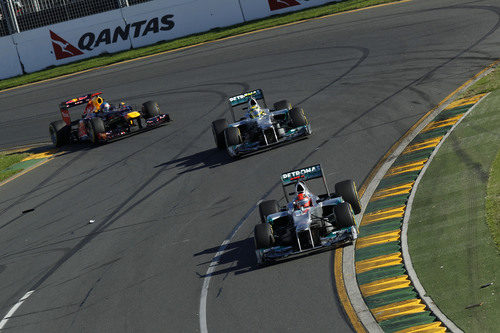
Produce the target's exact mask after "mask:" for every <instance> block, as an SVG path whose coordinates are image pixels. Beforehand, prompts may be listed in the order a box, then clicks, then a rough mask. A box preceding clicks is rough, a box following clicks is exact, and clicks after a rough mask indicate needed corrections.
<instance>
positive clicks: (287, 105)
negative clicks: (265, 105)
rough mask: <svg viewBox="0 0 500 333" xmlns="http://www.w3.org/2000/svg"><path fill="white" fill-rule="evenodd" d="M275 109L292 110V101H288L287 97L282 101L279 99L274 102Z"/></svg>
mask: <svg viewBox="0 0 500 333" xmlns="http://www.w3.org/2000/svg"><path fill="white" fill-rule="evenodd" d="M273 106H274V110H276V111H277V110H283V109H288V110H290V109H291V108H292V103H290V102H289V101H287V100H286V99H284V100H282V101H278V102H276V103H274V105H273Z"/></svg>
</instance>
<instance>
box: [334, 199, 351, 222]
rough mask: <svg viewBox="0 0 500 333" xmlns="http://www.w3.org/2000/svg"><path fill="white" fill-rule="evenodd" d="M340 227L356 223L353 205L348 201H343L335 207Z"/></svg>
mask: <svg viewBox="0 0 500 333" xmlns="http://www.w3.org/2000/svg"><path fill="white" fill-rule="evenodd" d="M333 211H334V212H335V218H336V226H337V227H338V228H348V227H353V226H355V225H356V222H355V221H354V214H353V212H352V208H351V205H350V204H349V203H348V202H342V203H340V204H338V205H336V206H334V207H333Z"/></svg>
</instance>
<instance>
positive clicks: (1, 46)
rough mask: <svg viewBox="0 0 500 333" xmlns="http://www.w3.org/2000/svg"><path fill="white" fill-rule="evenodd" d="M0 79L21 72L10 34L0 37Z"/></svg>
mask: <svg viewBox="0 0 500 333" xmlns="http://www.w3.org/2000/svg"><path fill="white" fill-rule="evenodd" d="M0 64H1V65H0V80H1V79H6V78H8V77H12V76H18V75H21V74H23V70H22V68H21V64H20V63H19V57H18V56H17V51H16V46H15V45H14V42H13V40H12V37H11V36H6V37H1V38H0Z"/></svg>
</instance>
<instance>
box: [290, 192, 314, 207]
mask: <svg viewBox="0 0 500 333" xmlns="http://www.w3.org/2000/svg"><path fill="white" fill-rule="evenodd" d="M293 205H294V207H295V208H296V209H304V208H308V207H310V206H311V198H310V197H309V196H308V195H307V194H306V193H299V194H297V197H296V198H295V200H294V201H293Z"/></svg>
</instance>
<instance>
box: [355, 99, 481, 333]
mask: <svg viewBox="0 0 500 333" xmlns="http://www.w3.org/2000/svg"><path fill="white" fill-rule="evenodd" d="M483 96H484V95H478V96H474V97H472V98H467V99H461V100H458V101H456V102H453V103H451V104H450V105H449V106H448V107H447V108H445V109H444V110H443V111H442V112H441V113H439V114H438V115H437V116H436V117H435V118H434V119H433V121H431V122H430V123H429V124H428V125H427V126H426V127H424V128H423V129H422V131H421V132H420V133H419V134H418V135H417V136H416V137H415V139H413V141H412V142H411V143H410V144H409V145H408V147H406V148H405V150H404V151H403V152H402V154H401V155H400V156H399V157H398V158H397V159H396V160H395V161H394V163H393V165H392V166H391V168H390V169H389V170H388V171H387V173H386V175H385V176H384V178H383V179H382V180H381V182H380V184H379V185H378V187H377V189H376V191H375V193H374V194H373V196H372V197H371V199H370V202H369V204H368V206H367V208H366V210H365V214H364V216H363V220H362V221H361V224H360V234H359V238H358V240H357V242H356V250H355V251H356V252H355V268H356V278H357V281H358V285H359V288H360V290H361V294H362V295H363V298H364V300H365V303H366V304H367V306H368V308H369V309H370V311H371V313H372V315H373V316H374V318H375V320H376V321H377V322H378V323H379V325H380V326H381V328H382V329H383V330H384V331H386V332H410V331H411V332H415V331H425V332H445V331H446V327H445V326H444V325H443V324H442V323H441V322H440V321H439V320H438V319H437V317H436V316H435V315H434V314H433V313H432V312H431V311H430V310H429V308H428V307H427V306H426V304H425V303H424V302H423V301H422V300H421V299H420V298H419V295H418V293H417V291H416V290H415V288H414V287H413V286H412V283H411V281H410V278H409V276H408V274H407V271H406V269H405V266H404V262H403V256H402V252H401V249H402V248H401V227H402V222H403V217H404V214H405V210H406V203H407V201H408V198H409V196H410V192H411V190H412V188H413V186H414V183H415V180H416V179H417V177H418V175H419V173H420V171H421V170H422V168H423V167H424V166H425V164H426V163H427V161H428V159H429V157H430V156H431V154H432V152H433V150H434V148H435V147H436V146H437V145H438V144H439V143H440V142H441V140H442V139H443V137H444V136H445V135H446V133H447V132H448V131H449V130H450V129H451V128H452V126H453V125H455V124H456V123H457V122H458V121H459V120H460V119H461V118H462V117H463V115H464V114H465V113H466V112H467V111H468V110H469V109H470V108H471V107H472V106H473V105H474V104H476V103H477V102H478V101H479V100H480V99H481V98H482V97H483Z"/></svg>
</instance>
